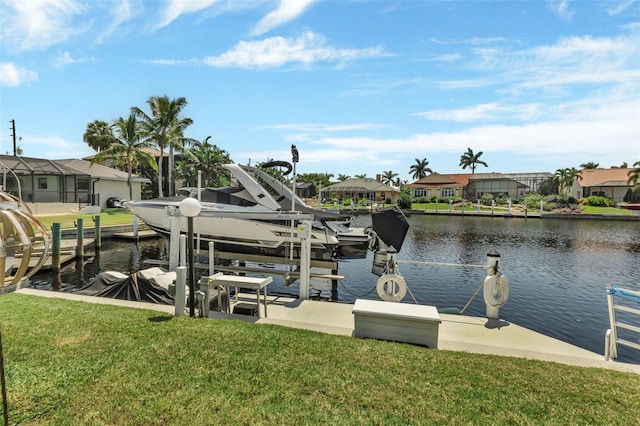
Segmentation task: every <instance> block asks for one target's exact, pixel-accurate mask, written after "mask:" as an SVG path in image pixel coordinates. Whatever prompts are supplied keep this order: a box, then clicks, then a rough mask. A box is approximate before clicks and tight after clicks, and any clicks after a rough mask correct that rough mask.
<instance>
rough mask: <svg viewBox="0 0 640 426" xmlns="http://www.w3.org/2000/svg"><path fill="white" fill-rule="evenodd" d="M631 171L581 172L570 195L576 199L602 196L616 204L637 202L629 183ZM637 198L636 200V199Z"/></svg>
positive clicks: (594, 170) (588, 170)
mask: <svg viewBox="0 0 640 426" xmlns="http://www.w3.org/2000/svg"><path fill="white" fill-rule="evenodd" d="M629 170H630V169H585V170H581V171H580V176H581V179H576V180H575V181H574V182H573V186H572V187H571V189H570V190H569V194H570V195H572V196H574V197H576V198H586V197H589V196H591V195H600V196H603V197H607V198H609V199H611V200H613V201H614V202H616V203H621V202H637V201H638V200H637V195H635V194H634V193H633V191H632V188H633V185H631V184H630V183H628V179H629ZM634 197H635V198H634Z"/></svg>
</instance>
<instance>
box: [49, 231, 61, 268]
mask: <svg viewBox="0 0 640 426" xmlns="http://www.w3.org/2000/svg"><path fill="white" fill-rule="evenodd" d="M51 239H52V240H53V243H52V245H51V269H52V270H53V271H59V270H60V241H61V240H62V227H61V226H60V224H59V223H54V224H53V225H51Z"/></svg>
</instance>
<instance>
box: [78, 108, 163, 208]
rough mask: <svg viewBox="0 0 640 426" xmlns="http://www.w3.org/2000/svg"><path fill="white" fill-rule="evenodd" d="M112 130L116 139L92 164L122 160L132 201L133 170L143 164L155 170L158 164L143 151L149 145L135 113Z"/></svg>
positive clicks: (123, 119)
mask: <svg viewBox="0 0 640 426" xmlns="http://www.w3.org/2000/svg"><path fill="white" fill-rule="evenodd" d="M112 128H113V130H114V139H113V140H112V142H111V144H110V145H109V146H108V147H107V148H105V149H103V150H102V151H100V152H99V153H97V154H96V155H95V156H94V157H93V159H92V160H91V164H95V163H99V162H101V161H102V160H104V159H105V158H120V159H122V160H123V162H124V165H125V167H126V169H127V185H128V186H129V200H132V199H133V188H132V185H131V177H132V175H133V170H135V169H137V168H138V166H139V165H140V164H142V163H143V164H145V165H148V166H149V167H151V168H152V169H154V170H155V168H156V163H155V161H154V159H153V156H152V155H151V154H149V153H148V152H146V151H144V150H143V149H142V148H145V147H147V146H148V145H147V142H146V141H145V139H144V133H143V131H142V128H141V125H140V123H139V122H138V121H137V120H136V116H135V115H134V114H133V113H132V114H130V115H129V117H128V118H122V117H120V118H119V119H117V120H116V121H115V122H114V123H113V125H112Z"/></svg>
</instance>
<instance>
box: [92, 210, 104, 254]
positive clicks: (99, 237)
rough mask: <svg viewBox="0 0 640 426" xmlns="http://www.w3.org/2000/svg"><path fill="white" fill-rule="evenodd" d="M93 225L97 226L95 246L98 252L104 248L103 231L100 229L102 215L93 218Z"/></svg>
mask: <svg viewBox="0 0 640 426" xmlns="http://www.w3.org/2000/svg"><path fill="white" fill-rule="evenodd" d="M93 223H94V225H95V231H94V234H93V235H94V243H93V244H94V245H95V247H96V250H99V249H100V247H102V230H101V228H100V215H98V216H94V217H93Z"/></svg>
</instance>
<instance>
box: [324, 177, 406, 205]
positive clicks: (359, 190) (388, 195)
mask: <svg viewBox="0 0 640 426" xmlns="http://www.w3.org/2000/svg"><path fill="white" fill-rule="evenodd" d="M320 197H321V199H324V200H331V199H333V198H337V199H338V201H339V202H340V203H342V201H343V200H353V201H354V202H357V201H362V200H369V201H370V202H372V203H384V202H386V200H387V199H390V200H391V203H392V204H395V203H397V202H398V198H399V197H400V190H398V189H396V188H393V187H391V186H388V185H385V184H384V183H382V182H380V181H379V180H376V179H372V178H354V179H347V180H345V181H343V182H338V183H335V184H333V185H329V186H327V187H326V188H322V190H321V192H320Z"/></svg>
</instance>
